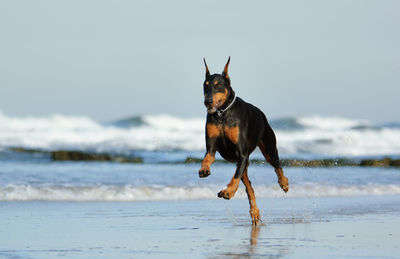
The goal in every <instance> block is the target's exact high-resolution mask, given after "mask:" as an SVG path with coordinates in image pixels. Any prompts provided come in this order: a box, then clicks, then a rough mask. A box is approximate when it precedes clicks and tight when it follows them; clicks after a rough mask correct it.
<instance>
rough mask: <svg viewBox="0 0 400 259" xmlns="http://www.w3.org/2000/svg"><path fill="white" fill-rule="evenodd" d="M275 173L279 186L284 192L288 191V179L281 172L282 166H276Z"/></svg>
mask: <svg viewBox="0 0 400 259" xmlns="http://www.w3.org/2000/svg"><path fill="white" fill-rule="evenodd" d="M275 173H276V175H277V176H278V183H279V186H280V187H281V188H282V190H283V191H284V192H288V191H289V181H288V179H287V177H286V176H285V175H284V174H283V171H282V168H276V169H275Z"/></svg>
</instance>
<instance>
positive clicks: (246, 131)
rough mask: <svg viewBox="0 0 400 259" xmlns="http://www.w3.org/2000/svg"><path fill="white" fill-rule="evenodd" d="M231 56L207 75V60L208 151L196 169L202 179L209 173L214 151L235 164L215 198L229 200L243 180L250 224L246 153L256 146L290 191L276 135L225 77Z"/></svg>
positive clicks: (255, 217)
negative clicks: (222, 65)
mask: <svg viewBox="0 0 400 259" xmlns="http://www.w3.org/2000/svg"><path fill="white" fill-rule="evenodd" d="M230 59H231V58H230V57H229V59H228V62H227V63H226V65H225V68H224V71H223V72H222V74H213V75H211V74H210V71H209V70H208V67H207V63H206V60H205V59H204V64H205V66H206V80H205V81H204V84H203V86H204V105H205V106H206V108H207V122H206V148H207V152H206V154H205V157H204V159H203V161H202V164H201V169H200V170H199V176H200V177H201V178H203V177H207V176H209V175H210V165H211V164H212V163H213V162H214V160H215V152H216V151H218V152H219V153H220V154H221V156H222V157H223V158H224V159H226V160H228V161H230V162H234V163H237V168H236V172H235V174H234V175H233V177H232V180H231V181H230V183H229V184H228V186H227V188H226V189H224V190H222V191H220V192H219V193H218V197H220V198H224V199H227V200H229V199H231V198H232V197H233V196H234V195H235V192H236V190H237V189H238V186H239V182H240V180H242V182H243V184H244V185H245V186H246V192H247V196H248V199H249V203H250V216H251V220H252V223H253V225H257V223H258V222H259V220H260V212H259V209H258V207H257V204H256V198H255V195H254V190H253V188H252V187H251V182H250V180H249V178H248V175H247V167H248V166H249V155H250V154H251V153H252V152H253V151H254V149H255V148H256V147H257V146H258V147H259V148H260V150H261V152H262V154H263V155H264V157H265V159H266V160H267V162H268V163H270V164H271V165H272V166H273V167H274V168H275V172H276V175H277V176H278V183H279V185H280V187H281V188H282V190H283V191H284V192H287V191H289V184H288V179H287V178H286V177H285V175H284V174H283V171H282V168H281V166H280V163H279V156H278V150H277V148H276V138H275V134H274V132H273V130H272V128H271V126H270V125H269V124H268V121H267V118H266V117H265V115H264V113H263V112H262V111H261V110H259V109H258V108H257V107H255V106H254V105H251V104H250V103H247V102H245V101H243V100H242V99H241V98H239V97H237V96H236V94H235V92H234V91H233V89H232V87H231V81H230V79H229V76H228V66H229V62H230Z"/></svg>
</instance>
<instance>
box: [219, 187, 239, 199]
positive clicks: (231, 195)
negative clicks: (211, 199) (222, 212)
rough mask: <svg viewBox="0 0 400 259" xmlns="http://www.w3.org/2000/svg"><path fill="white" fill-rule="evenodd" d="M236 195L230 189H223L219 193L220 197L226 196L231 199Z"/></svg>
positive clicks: (225, 197)
mask: <svg viewBox="0 0 400 259" xmlns="http://www.w3.org/2000/svg"><path fill="white" fill-rule="evenodd" d="M234 195H235V193H234V192H232V191H229V190H228V189H225V190H222V191H220V192H219V193H218V197H219V198H224V199H225V200H229V199H230V198H232V197H233V196H234Z"/></svg>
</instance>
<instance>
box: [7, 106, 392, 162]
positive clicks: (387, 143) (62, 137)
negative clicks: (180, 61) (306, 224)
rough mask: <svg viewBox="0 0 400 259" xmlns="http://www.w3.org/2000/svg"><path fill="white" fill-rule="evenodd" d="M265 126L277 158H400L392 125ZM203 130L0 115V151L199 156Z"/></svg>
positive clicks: (193, 123) (166, 121) (197, 122)
mask: <svg viewBox="0 0 400 259" xmlns="http://www.w3.org/2000/svg"><path fill="white" fill-rule="evenodd" d="M270 124H271V126H272V127H273V129H274V131H275V133H276V136H277V143H278V149H279V152H280V154H281V156H302V155H307V154H309V155H318V156H327V157H330V156H332V157H341V156H347V157H348V156H377V155H378V156H385V155H387V156H392V155H395V156H398V155H400V126H399V124H398V123H394V122H393V123H386V124H382V125H378V124H373V123H371V122H368V121H365V120H352V119H346V118H337V117H321V116H312V117H299V118H281V119H276V120H270ZM204 130H205V118H204V117H203V118H179V117H175V116H171V115H146V116H136V117H132V118H128V119H125V120H119V121H117V122H115V123H104V124H102V123H98V122H96V121H94V120H92V119H90V118H88V117H82V116H65V115H52V116H47V117H12V116H7V115H5V114H3V113H0V132H1V134H0V149H4V148H7V147H23V148H33V149H43V150H57V149H69V150H85V151H95V152H112V153H129V152H132V151H136V150H145V151H173V150H186V151H202V150H204V149H205V138H204Z"/></svg>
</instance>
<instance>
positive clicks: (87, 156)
mask: <svg viewBox="0 0 400 259" xmlns="http://www.w3.org/2000/svg"><path fill="white" fill-rule="evenodd" d="M51 158H52V159H53V160H54V161H111V162H117V163H143V159H142V158H140V157H127V156H111V155H109V154H97V153H84V152H81V151H69V150H59V151H52V152H51Z"/></svg>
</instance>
